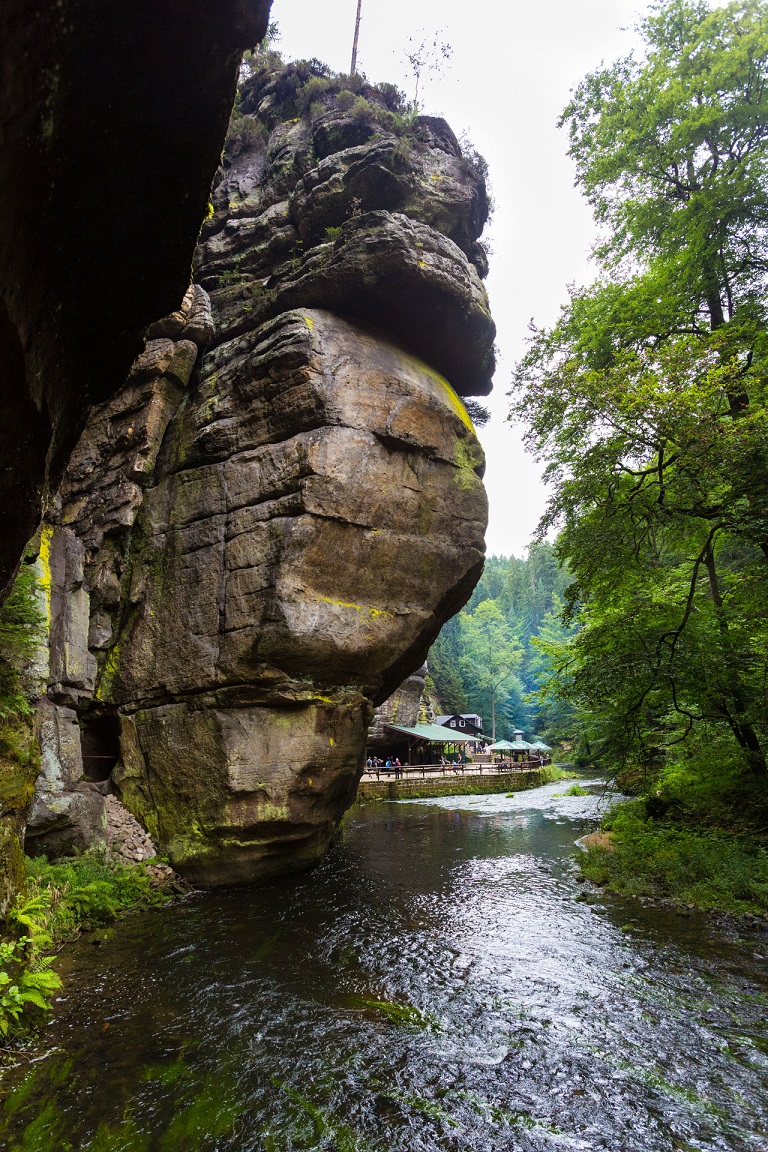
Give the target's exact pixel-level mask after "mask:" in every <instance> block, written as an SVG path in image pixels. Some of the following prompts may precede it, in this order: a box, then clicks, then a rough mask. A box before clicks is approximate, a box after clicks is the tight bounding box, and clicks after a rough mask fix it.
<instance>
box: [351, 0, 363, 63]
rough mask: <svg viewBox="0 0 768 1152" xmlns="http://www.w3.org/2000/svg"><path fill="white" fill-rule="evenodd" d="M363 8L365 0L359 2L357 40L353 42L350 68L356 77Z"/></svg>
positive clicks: (356, 27) (356, 23)
mask: <svg viewBox="0 0 768 1152" xmlns="http://www.w3.org/2000/svg"><path fill="white" fill-rule="evenodd" d="M362 7H363V0H357V16H356V17H355V38H354V40H353V41H352V63H351V64H350V66H349V74H350V76H354V75H355V72H356V71H357V41H358V39H359V36H360V11H361V9H362Z"/></svg>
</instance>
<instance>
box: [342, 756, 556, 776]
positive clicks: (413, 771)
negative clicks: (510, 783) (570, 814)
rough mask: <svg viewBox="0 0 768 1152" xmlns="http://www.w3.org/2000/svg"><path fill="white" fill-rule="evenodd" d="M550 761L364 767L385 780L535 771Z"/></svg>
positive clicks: (487, 761)
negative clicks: (454, 765) (485, 772)
mask: <svg viewBox="0 0 768 1152" xmlns="http://www.w3.org/2000/svg"><path fill="white" fill-rule="evenodd" d="M550 763H551V757H549V756H543V757H541V758H539V759H537V760H517V761H514V760H512V761H510V760H506V761H500V762H498V763H493V762H491V761H489V760H488V759H482V760H480V759H476V760H475V761H473V762H470V763H469V764H458V763H457V766H456V768H455V769H454V768H452V767H451V765H450V764H403V765H401V767H400V768H394V767H391V766H390V767H389V768H387V767H386V766H384V765H380V766H379V767H378V768H376V767H374V768H366V769H365V773H364V774H365V775H366V776H368V777H371V776H375V777H376V779H377V780H381V778H382V777H384V778H385V779H387V780H393V779H402V780H405V779H408V778H416V779H421V780H425V779H426V778H427V776H438V775H442V776H453V775H456V776H462V775H464V774H470V775H473V776H475V775H480V776H482V774H483V770H485V771H487V772H488V773H489V774H490V773H493V774H495V773H497V772H535V771H537V770H538V769H539V768H542V767H543V766H544V765H545V764H550Z"/></svg>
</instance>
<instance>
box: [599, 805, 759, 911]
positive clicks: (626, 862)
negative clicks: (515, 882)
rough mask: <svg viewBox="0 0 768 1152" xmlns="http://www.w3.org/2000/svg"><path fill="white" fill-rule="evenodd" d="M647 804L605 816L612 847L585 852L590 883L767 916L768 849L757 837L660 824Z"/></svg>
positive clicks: (671, 821)
mask: <svg viewBox="0 0 768 1152" xmlns="http://www.w3.org/2000/svg"><path fill="white" fill-rule="evenodd" d="M648 805H649V801H648V800H647V799H642V800H631V801H629V802H627V803H625V804H620V805H618V806H617V807H616V808H614V809H613V811H612V812H610V813H609V814H608V815H607V816H606V818H605V819H604V821H603V824H602V828H603V830H605V831H607V832H609V833H610V847H603V846H595V847H592V848H588V849H587V850H586V851H585V852H583V853H581V854H580V865H581V870H582V872H583V874H584V875H585V876H586V877H587V879H589V880H592V881H593V882H594V883H596V884H600V885H606V886H607V887H609V888H611V889H613V890H614V891H615V892H619V893H621V894H622V895H625V896H650V897H654V898H662V899H665V900H672V901H673V902H674V903H676V904H681V905H682V904H690V905H694V906H695V907H696V908H701V909H703V910H705V911H722V912H730V913H734V914H737V915H745V914H753V915H758V916H765V915H768V851H766V848H765V847H764V846H763V845H762V844H761V842H760V839H759V838H757V837H756V836H755V835H753V834H750V833H749V832H744V831H743V830H740V829H728V828H723V827H720V828H718V827H701V826H698V827H686V826H685V825H684V822H683V821H684V815H685V814H684V813H682V812H678V813H677V814H676V817H677V818H676V819H675V818H674V817H669V816H667V817H666V818H665V817H661V818H657V817H655V816H653V815H651V814H650V813H649V810H648ZM651 807H653V805H651Z"/></svg>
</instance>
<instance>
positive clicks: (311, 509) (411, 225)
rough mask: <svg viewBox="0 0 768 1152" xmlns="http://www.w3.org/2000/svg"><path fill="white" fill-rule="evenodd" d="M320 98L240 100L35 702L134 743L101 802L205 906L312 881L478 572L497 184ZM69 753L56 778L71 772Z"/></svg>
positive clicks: (356, 110) (430, 142) (84, 734)
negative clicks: (264, 885) (238, 891)
mask: <svg viewBox="0 0 768 1152" xmlns="http://www.w3.org/2000/svg"><path fill="white" fill-rule="evenodd" d="M316 79H318V76H317V75H314V74H313V69H312V68H307V67H297V66H294V65H290V66H288V67H286V68H283V67H275V66H267V67H264V68H263V69H262V71H261V72H259V73H258V74H257V75H256V76H254V77H253V78H252V80H251V81H250V82H249V84H248V85H247V86H246V90H245V92H244V96H243V103H244V104H245V103H248V104H249V106H250V107H251V108H252V109H253V111H252V113H251V115H252V116H253V119H252V120H249V121H248V124H249V125H251V128H250V130H249V131H247V132H244V133H243V134H244V136H245V141H244V142H243V140H242V139H241V140H239V141H238V143H237V144H236V146H234V147H231V148H230V149H229V151H228V153H227V154H226V155H225V162H224V165H223V167H222V170H221V171H220V173H219V177H218V179H217V182H216V187H215V191H214V211H213V214H212V216H211V218H210V220H209V221H208V223H207V225H206V228H205V230H204V234H203V236H202V238H201V242H200V244H199V246H198V251H197V256H196V262H195V267H196V272H195V277H196V280H197V282H198V283H197V284H196V285H195V286H194V287H193V289H192V290H191V291H190V293H188V295H187V297H186V299H185V303H184V305H183V307H182V308H181V310H180V311H179V312H177V313H174V314H172V315H171V316H168V317H166V318H165V319H163V320H161V321H159V322H157V323H156V324H155V325H153V326H152V328H151V329H150V333H149V335H150V340H149V343H148V345H147V348H146V350H145V352H144V353H143V355H142V356H141V357H140V358H139V359H138V360H137V361H136V363H135V364H134V367H133V370H132V373H131V376H130V377H129V380H128V383H127V384H126V386H125V388H124V389H123V390H122V392H121V393H119V394H118V395H117V396H116V397H115V398H114V399H113V400H111V401H108V402H107V403H105V404H103V405H101V406H100V407H97V408H96V409H95V410H94V412H93V414H92V417H91V419H90V421H89V423H88V426H87V427H86V430H85V432H84V433H83V436H82V437H81V439H80V441H79V444H78V447H77V449H76V451H75V453H74V455H73V458H72V460H71V462H70V465H69V467H68V469H67V473H66V475H65V478H64V482H63V484H62V488H61V494H60V502H59V504H58V506H57V508H56V509H55V510H54V511H53V512H52V514H51V517H50V529H51V532H52V544H51V554H52V572H53V574H54V575H53V590H52V601H51V603H52V626H51V644H50V649H51V651H50V674H49V686H48V694H47V696H48V705H46V706H47V707H48V706H50V707H53V709H54V711H55V713H56V715H57V717H59V718H60V719H61V720H63V721H66V722H68V720H69V717H70V713H71V714H72V715H73V716H74V717H75V719H76V722H77V725H78V726H79V729H80V733H81V739H83V738H85V739H87V740H90V741H92V740H94V739H95V737H96V735H98V733H99V732H101V734H102V737H103V740H104V745H103V746H104V747H106V745H107V744H108V743H109V739H114V733H117V734H118V736H119V744H118V743H115V744H114V747H113V748H112V752H111V753H110V752H109V751H105V752H104V753H103V755H104V758H105V760H108V759H109V755H110V754H112V755H113V756H114V759H115V760H116V764H115V767H114V771H112V770H111V769H110V773H111V781H112V785H113V786H115V787H117V788H119V790H120V792H121V794H122V796H123V798H124V800H125V802H126V804H127V805H128V806H129V807H130V809H131V810H132V811H133V812H134V813H135V814H136V815H137V816H138V817H139V819H140V820H141V821H142V823H143V824H144V826H145V827H147V828H148V829H149V831H150V832H151V833H152V835H153V836H154V837H155V839H156V840H157V842H158V843H159V844H160V845H161V846H162V848H163V849H164V850H165V851H167V852H168V853H169V855H170V857H171V860H172V862H173V864H174V866H175V867H176V868H177V869H178V870H180V871H182V872H183V873H184V874H185V875H187V876H188V877H190V878H191V879H193V880H196V881H199V882H201V883H206V884H216V883H232V882H244V881H249V880H253V879H255V878H258V877H260V876H265V875H271V874H275V873H279V872H285V871H289V870H292V869H296V868H300V867H305V866H307V865H308V864H311V863H313V862H314V861H316V860H317V859H318V858H319V856H320V855H321V854H322V852H323V851H324V850H325V848H326V846H327V844H328V843H329V840H330V838H331V836H332V834H333V831H334V828H335V827H336V825H337V823H338V820H339V818H340V816H341V814H342V813H343V811H344V809H345V808H346V806H347V805H348V804H349V803H350V802H351V801H352V800H353V798H354V795H355V789H356V785H357V781H358V779H359V775H360V772H361V769H362V757H363V751H364V745H365V736H366V731H367V727H368V724H369V722H370V719H371V716H372V713H373V708H374V706H375V705H376V704H379V703H380V702H381V701H383V700H384V699H385V698H386V697H388V696H389V695H390V694H391V693H392V691H393V690H394V688H395V687H396V686H397V685H398V684H399V683H400V682H401V681H402V680H403V679H404V678H405V677H406V676H407V675H408V674H409V673H411V672H412V671H413V670H414V669H416V668H418V667H419V666H420V665H421V664H422V663H423V660H424V657H425V655H426V652H427V650H428V648H429V646H430V644H431V643H432V641H433V639H434V637H435V636H436V635H437V632H438V631H439V629H440V627H441V625H442V623H443V622H444V621H445V619H446V618H447V617H448V616H450V615H452V614H453V613H454V612H456V611H457V610H458V609H459V607H461V605H462V604H463V603H464V602H465V601H466V599H467V598H468V596H469V595H470V593H471V590H472V588H473V587H474V584H475V583H476V581H477V579H478V578H479V575H480V572H481V569H482V562H483V550H484V542H483V532H484V528H485V521H486V512H487V509H486V500H485V494H484V491H483V488H482V482H481V476H482V471H483V456H482V450H481V448H480V445H479V443H478V441H477V438H476V436H475V433H474V430H473V427H472V423H471V420H470V419H469V417H468V415H467V412H466V410H465V408H464V405H463V404H462V401H461V400H460V398H459V395H458V394H457V393H458V392H462V393H464V394H465V395H466V394H470V395H471V394H477V393H479V394H484V393H485V392H487V390H488V388H489V387H490V374H491V372H492V367H493V352H492V345H493V335H494V329H493V323H492V321H491V319H490V315H489V313H488V304H487V298H486V295H485V291H484V288H483V285H482V281H481V275H480V273H482V272H484V270H485V264H484V254H483V252H482V249H481V248H480V247H479V245H478V244H477V238H478V236H479V234H480V231H481V229H482V225H483V222H484V219H485V215H486V213H487V199H486V196H485V189H484V185H483V182H482V176H481V174H480V173H479V172H477V171H476V170H475V168H474V167H473V166H472V164H471V163H470V162H468V161H467V160H466V159H465V158H464V157H463V156H462V154H461V150H460V148H459V146H458V144H457V142H456V139H455V137H454V136H453V133H452V132H451V130H450V128H449V127H448V125H447V124H445V123H444V122H443V121H440V120H435V119H432V118H418V119H417V120H415V121H413V120H409V121H405V120H403V119H402V118H400V117H396V115H395V114H394V113H393V112H392V111H391V109H390V108H388V106H387V103H386V98H385V95H384V94H382V93H381V92H380V91H379V90H374V89H369V88H368V87H366V86H365V85H362V86H359V88H358V91H357V92H356V93H352V92H348V91H347V90H346V89H345V87H344V81H338V80H333V81H331V80H330V79H329V78H328V77H325V78H323V77H319V79H322V80H323V81H324V83H323V85H321V87H322V88H323V91H322V94H321V99H319V100H315V99H313V100H310V99H309V98H308V94H307V88H308V87H309V86H310V84H311V82H312V81H313V80H316ZM326 81H328V83H325V82H326ZM348 82H349V81H347V83H348ZM353 82H356V81H353ZM317 89H318V85H314V87H313V88H312V89H311V92H314V93H315V94H317ZM350 96H351V98H352V103H350V100H349V97H350ZM361 100H362V104H361V103H360V101H361ZM246 116H247V114H246ZM326 220H327V221H329V222H328V223H323V221H326ZM302 237H303V238H302ZM206 290H207V291H206ZM208 292H209V293H210V311H209V298H208V294H207V293H208ZM372 318H373V319H375V322H374V323H371V320H372ZM436 361H438V362H439V364H436V363H435V362H436ZM110 725H113V727H112V728H110ZM52 731H53V730H52ZM67 731H69V729H67ZM110 731H111V732H112V733H113V737H110V736H109V733H110ZM56 755H57V756H58V760H59V763H60V764H61V765H62V775H64V774H65V772H66V771H67V770H69V768H68V767H67V764H66V763H65V762H67V761H68V759H71V758H72V756H73V755H75V757H76V750H75V752H74V753H73V752H72V750H71V749H67V748H65V747H64V746H63V745H62V743H61V741H60V740H59V741H58V743H57V746H56ZM87 762H88V754H86V758H85V765H86V775H88V774H89V772H88V770H87ZM78 771H80V772H82V768H81V767H80V764H79V762H75V774H77V772H78ZM90 774H91V775H93V773H92V772H91V773H90ZM80 779H81V777H80ZM46 804H47V806H48V808H49V809H50V810H52V808H53V807H55V806H52V805H51V803H50V798H49V800H46V799H45V797H43V796H42V793H41V791H40V790H38V797H37V800H36V806H35V808H34V809H33V817H32V820H31V824H30V833H31V834H32V837H34V838H35V839H37V841H38V843H39V844H41V845H43V844H44V843H46V842H48V841H49V840H50V832H51V829H52V822H51V820H50V819H49V818H48V817H47V815H46V811H45V807H46ZM69 827H70V828H72V825H71V824H70V826H69ZM59 832H61V828H59ZM73 833H74V835H75V837H76V838H77V837H79V839H80V840H81V841H82V842H85V841H87V837H88V833H87V829H83V828H82V827H81V829H80V830H78V829H73Z"/></svg>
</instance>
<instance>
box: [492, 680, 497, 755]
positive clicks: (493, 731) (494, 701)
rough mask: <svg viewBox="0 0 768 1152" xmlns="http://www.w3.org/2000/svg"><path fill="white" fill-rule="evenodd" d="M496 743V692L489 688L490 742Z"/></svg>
mask: <svg viewBox="0 0 768 1152" xmlns="http://www.w3.org/2000/svg"><path fill="white" fill-rule="evenodd" d="M495 743H496V692H495V691H494V689H493V688H491V744H495Z"/></svg>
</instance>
